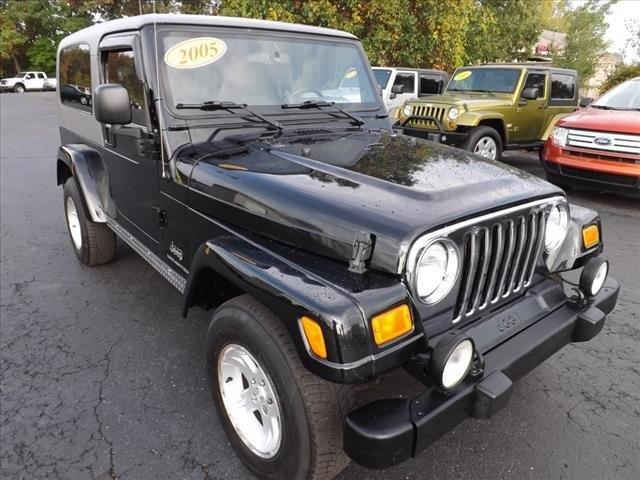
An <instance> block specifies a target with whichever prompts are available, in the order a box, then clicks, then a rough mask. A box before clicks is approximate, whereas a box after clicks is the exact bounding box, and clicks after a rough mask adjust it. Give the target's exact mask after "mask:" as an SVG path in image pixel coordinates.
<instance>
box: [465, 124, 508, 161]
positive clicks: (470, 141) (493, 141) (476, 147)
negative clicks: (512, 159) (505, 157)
mask: <svg viewBox="0 0 640 480" xmlns="http://www.w3.org/2000/svg"><path fill="white" fill-rule="evenodd" d="M463 148H464V149H465V150H469V151H470V152H473V153H475V154H476V155H480V156H481V157H484V158H488V159H489V160H500V159H501V158H502V138H501V137H500V134H499V133H498V132H497V131H496V130H495V129H494V128H491V127H487V126H480V127H474V128H472V129H471V130H470V131H469V138H467V141H466V142H464V144H463Z"/></svg>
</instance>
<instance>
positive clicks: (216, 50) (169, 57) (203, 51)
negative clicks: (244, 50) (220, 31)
mask: <svg viewBox="0 0 640 480" xmlns="http://www.w3.org/2000/svg"><path fill="white" fill-rule="evenodd" d="M226 51H227V44H226V43H225V42H223V41H222V40H220V39H219V38H213V37H198V38H190V39H189V40H185V41H183V42H180V43H178V44H176V45H174V46H173V47H171V48H170V49H169V50H168V51H167V53H166V54H165V56H164V62H165V63H166V64H167V65H169V66H170V67H173V68H198V67H203V66H205V65H209V64H210V63H213V62H215V61H217V60H220V58H222V56H223V55H224V54H225V52H226Z"/></svg>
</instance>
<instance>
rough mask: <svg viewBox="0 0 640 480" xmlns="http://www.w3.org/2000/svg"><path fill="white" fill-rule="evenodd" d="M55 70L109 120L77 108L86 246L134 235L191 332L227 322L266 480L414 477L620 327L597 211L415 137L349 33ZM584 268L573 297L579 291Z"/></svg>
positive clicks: (114, 38) (242, 424)
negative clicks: (396, 120)
mask: <svg viewBox="0 0 640 480" xmlns="http://www.w3.org/2000/svg"><path fill="white" fill-rule="evenodd" d="M58 64H59V69H58V71H59V75H60V83H72V84H81V83H80V82H81V81H82V80H83V79H84V81H87V80H88V81H89V82H90V83H89V85H88V86H89V87H90V88H91V91H92V92H93V95H92V99H93V101H92V105H91V106H90V108H86V106H84V105H83V106H82V107H83V108H79V107H78V105H79V104H77V103H75V102H67V101H66V100H65V99H63V98H60V102H59V107H58V112H59V119H60V137H61V146H60V148H59V150H58V154H57V182H58V184H59V185H62V186H63V198H64V211H65V218H66V221H67V226H68V230H69V235H70V239H71V245H72V247H73V249H74V251H75V253H76V255H77V257H78V259H79V260H80V261H81V262H83V263H84V264H87V265H99V264H102V263H106V262H109V261H112V260H113V259H114V257H115V252H116V248H115V246H116V237H119V238H120V239H121V240H122V241H124V242H126V243H127V244H128V245H129V246H130V247H131V248H132V249H133V250H135V251H136V252H138V253H139V254H140V255H141V256H142V258H144V259H145V260H146V261H147V262H149V264H150V265H151V266H152V267H153V268H155V269H156V270H157V271H158V272H159V273H160V274H161V275H162V276H163V277H164V278H166V279H167V280H168V281H169V282H170V283H171V284H172V285H173V286H174V287H175V288H176V289H178V290H179V291H180V292H181V293H182V294H183V299H184V303H183V304H182V311H183V312H184V315H187V313H188V312H189V310H190V309H191V308H193V307H196V306H197V307H201V308H204V309H208V310H211V311H212V320H211V324H210V327H209V330H208V336H207V353H206V362H207V371H208V374H209V381H210V388H211V395H212V398H213V403H214V405H215V407H216V409H217V411H218V414H219V416H220V419H221V423H222V425H223V427H224V429H225V431H226V434H227V435H228V438H229V440H230V442H231V444H232V445H233V447H234V449H235V451H236V452H237V454H238V456H239V457H240V458H241V459H242V461H243V462H244V464H245V465H246V466H247V468H248V469H249V470H250V471H251V472H252V473H253V474H254V475H256V476H257V477H260V478H282V479H294V478H295V479H302V478H309V479H319V478H331V477H332V476H335V475H336V474H337V473H338V472H340V470H341V469H342V468H344V466H345V465H346V464H347V463H348V461H349V458H351V459H353V460H354V461H356V462H358V463H359V464H362V465H364V466H367V467H370V468H385V467H389V466H392V465H395V464H397V463H399V462H402V461H404V460H406V459H408V458H410V457H412V456H414V455H416V454H418V452H419V451H420V450H422V449H424V448H425V447H426V446H427V445H429V444H430V443H432V442H433V441H435V440H436V439H437V438H438V437H440V436H441V435H443V434H444V433H446V432H447V431H448V430H450V429H451V428H453V427H454V426H455V425H457V424H458V423H459V422H461V421H463V420H464V419H466V418H468V417H470V416H473V417H477V418H488V417H491V416H492V415H494V414H495V413H496V412H497V411H498V410H500V409H501V408H503V407H504V406H505V405H506V404H507V403H508V401H509V398H510V394H511V392H512V383H513V382H514V381H516V380H518V379H519V378H521V377H522V376H523V375H525V374H526V373H527V372H528V371H530V370H531V369H533V368H534V367H536V366H537V365H538V364H539V363H540V362H542V361H544V360H545V359H547V358H548V357H550V356H551V355H552V354H553V353H554V352H556V351H558V350H559V349H561V348H562V347H564V346H565V345H567V344H569V343H572V342H583V341H587V340H589V339H591V338H592V337H594V336H595V335H597V334H598V333H599V332H600V330H601V329H602V327H603V325H604V321H605V315H606V314H607V313H608V312H610V311H611V310H612V309H613V308H614V305H615V303H616V299H617V294H618V289H619V287H618V284H617V282H616V281H615V280H613V279H611V278H608V277H607V273H608V271H607V269H608V264H607V262H606V261H605V260H603V259H602V258H601V256H600V253H601V251H602V241H601V225H600V220H599V217H598V214H597V213H596V212H594V211H592V210H589V209H585V208H581V207H578V206H576V205H569V204H568V202H567V199H566V197H565V195H564V193H563V192H562V191H561V190H560V189H558V188H557V187H555V186H553V185H551V184H549V183H547V182H546V181H544V180H542V179H539V178H536V177H533V176H530V175H528V174H526V173H524V172H521V171H519V170H517V169H514V168H511V167H509V166H507V165H504V164H501V163H499V162H495V161H490V160H486V159H482V158H480V157H477V156H474V155H473V154H471V153H469V152H465V151H462V150H458V149H453V148H450V147H447V146H444V145H438V144H436V143H433V142H427V141H424V140H421V139H417V138H414V137H409V136H403V135H396V134H394V133H393V132H392V131H391V124H390V122H389V119H388V117H387V114H386V112H385V108H384V105H383V104H382V102H381V101H380V96H379V94H378V93H377V89H376V87H375V78H374V76H373V73H372V71H371V68H370V66H369V63H368V61H367V58H366V56H365V54H364V51H363V49H362V46H361V44H360V42H359V41H358V39H357V38H355V37H354V36H352V35H350V34H348V33H345V32H340V31H336V30H328V29H322V28H317V27H309V26H302V25H294V24H286V23H277V22H265V21H258V20H247V19H235V18H224V17H197V16H189V15H179V16H171V15H158V16H139V17H131V18H127V19H122V20H115V21H112V22H104V23H101V24H98V25H95V26H92V27H90V28H88V29H85V30H82V31H80V32H77V33H75V34H73V35H71V36H69V37H67V38H65V39H64V40H63V41H62V42H61V43H60V46H59V50H58ZM71 65H73V68H70V66H71ZM346 80H349V81H346ZM82 85H86V84H82ZM580 268H582V272H581V277H580V278H581V281H580V285H579V286H578V287H576V290H575V293H574V294H573V295H567V294H565V291H564V289H563V285H562V283H563V280H562V277H561V275H560V273H559V272H564V271H568V270H576V269H580ZM123 281H125V279H123ZM122 313H123V314H126V313H125V312H122ZM398 367H404V368H406V369H407V370H409V371H410V372H412V373H413V374H414V375H415V376H416V378H418V379H419V380H420V381H421V382H422V383H423V384H424V388H423V390H422V392H421V393H420V394H419V395H418V396H417V397H415V398H412V399H410V400H402V399H389V400H374V399H373V398H367V396H366V394H365V393H362V391H360V393H359V394H358V395H355V391H356V390H355V389H354V388H353V384H358V383H360V384H366V383H367V382H369V381H371V380H373V379H375V378H376V377H379V376H380V375H382V374H383V373H386V372H390V371H393V370H394V369H396V368H398ZM568 374H569V373H568ZM443 461H446V459H443ZM452 461H453V460H452Z"/></svg>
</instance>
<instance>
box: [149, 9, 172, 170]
mask: <svg viewBox="0 0 640 480" xmlns="http://www.w3.org/2000/svg"><path fill="white" fill-rule="evenodd" d="M152 3H153V41H154V47H155V54H156V86H157V88H156V90H157V91H156V92H153V102H154V103H155V109H156V118H157V119H158V135H159V136H160V166H161V170H162V178H163V179H167V178H169V176H168V175H167V171H166V168H165V164H164V140H163V139H162V121H161V120H160V108H159V101H160V97H159V96H158V95H159V93H160V59H159V58H158V26H157V21H156V0H152Z"/></svg>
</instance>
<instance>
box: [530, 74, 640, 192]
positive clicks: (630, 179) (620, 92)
mask: <svg viewBox="0 0 640 480" xmlns="http://www.w3.org/2000/svg"><path fill="white" fill-rule="evenodd" d="M542 165H543V166H544V169H545V172H546V174H547V179H548V180H549V181H550V182H552V183H555V184H557V185H559V186H561V187H563V188H567V187H571V186H584V187H588V188H593V189H597V190H601V191H613V192H617V193H623V194H629V195H632V196H634V197H640V77H637V78H634V79H632V80H628V81H626V82H624V83H622V84H620V85H618V86H616V87H614V88H613V89H611V90H609V91H608V92H607V93H605V94H604V95H602V96H601V97H600V98H599V99H598V100H596V101H595V102H593V103H592V104H591V105H589V106H588V107H587V108H585V109H582V110H579V111H577V112H574V113H572V114H570V115H568V116H566V117H563V118H562V119H561V120H559V121H558V123H557V124H556V126H555V128H554V129H553V132H552V134H551V135H550V136H549V139H548V140H547V142H546V144H545V146H544V151H543V153H542Z"/></svg>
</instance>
